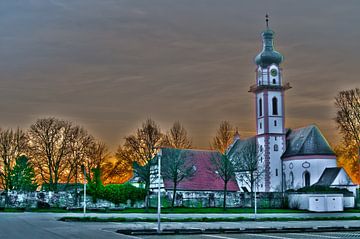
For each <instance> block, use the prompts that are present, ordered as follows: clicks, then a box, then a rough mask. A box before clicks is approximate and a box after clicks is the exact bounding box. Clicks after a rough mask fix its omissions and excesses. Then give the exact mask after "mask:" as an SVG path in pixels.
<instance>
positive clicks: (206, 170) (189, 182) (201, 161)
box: [161, 148, 239, 191]
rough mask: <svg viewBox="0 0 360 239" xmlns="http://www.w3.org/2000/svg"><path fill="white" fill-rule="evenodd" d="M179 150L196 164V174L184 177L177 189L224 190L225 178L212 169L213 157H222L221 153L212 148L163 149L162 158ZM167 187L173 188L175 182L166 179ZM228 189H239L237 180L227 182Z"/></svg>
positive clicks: (164, 158) (165, 184)
mask: <svg viewBox="0 0 360 239" xmlns="http://www.w3.org/2000/svg"><path fill="white" fill-rule="evenodd" d="M174 151H177V152H178V153H179V151H180V152H181V153H183V154H182V157H184V159H185V157H186V158H187V159H189V160H190V161H191V162H192V163H193V164H194V166H195V174H194V176H193V177H191V178H189V179H184V180H183V181H181V182H180V183H179V184H178V185H177V187H176V188H177V190H184V191H222V190H223V189H224V182H223V180H222V179H221V178H220V177H219V176H218V175H217V174H216V173H215V172H213V171H212V170H210V168H211V166H212V163H211V159H212V158H213V157H217V158H219V157H221V155H220V153H218V152H216V151H212V150H192V149H170V148H163V149H162V157H161V158H162V160H166V158H167V157H166V155H168V154H171V153H174ZM164 186H165V189H173V187H174V185H173V182H172V181H171V180H169V179H164ZM227 190H228V191H239V187H238V185H237V182H236V181H235V180H230V181H229V182H228V184H227Z"/></svg>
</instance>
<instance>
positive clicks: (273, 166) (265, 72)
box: [228, 27, 355, 192]
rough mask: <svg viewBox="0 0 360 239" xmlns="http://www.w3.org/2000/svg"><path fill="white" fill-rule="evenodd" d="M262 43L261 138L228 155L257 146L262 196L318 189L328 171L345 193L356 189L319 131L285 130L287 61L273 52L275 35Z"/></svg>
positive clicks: (257, 88)
mask: <svg viewBox="0 0 360 239" xmlns="http://www.w3.org/2000/svg"><path fill="white" fill-rule="evenodd" d="M262 41H263V50H262V51H261V52H260V53H259V54H258V55H257V56H256V58H255V63H256V65H257V68H256V78H255V81H256V83H255V84H254V85H252V86H251V87H250V92H252V93H254V94H255V105H256V132H257V134H256V136H254V137H252V138H249V139H246V140H241V139H240V138H239V137H237V138H236V139H235V142H234V143H233V145H232V146H231V148H230V149H229V151H228V152H229V153H230V154H231V155H233V157H235V155H239V154H237V153H239V152H241V150H243V147H244V145H245V144H246V143H252V144H257V147H258V150H259V162H258V164H259V166H258V167H259V170H260V169H261V170H262V172H263V176H262V177H259V182H258V183H257V188H256V189H257V190H258V191H260V192H280V191H285V190H286V189H297V188H301V187H304V186H310V185H313V184H316V183H318V181H319V179H320V177H321V176H322V175H323V177H329V176H328V174H325V175H324V173H325V172H327V171H331V172H333V173H336V175H335V176H334V177H339V178H341V179H340V180H341V185H342V187H347V188H349V189H354V188H355V187H354V186H355V185H354V184H353V182H352V181H351V179H350V178H349V176H348V175H347V174H346V172H345V171H344V170H340V169H339V168H337V165H336V156H335V153H334V151H333V150H332V149H331V147H330V145H329V143H328V142H327V141H326V139H325V138H324V136H323V135H322V133H321V132H320V130H319V128H318V127H317V126H315V125H309V126H306V127H304V128H299V129H286V128H285V107H284V101H285V97H284V96H285V94H284V93H285V91H286V90H288V89H290V88H291V87H290V84H289V83H285V82H284V79H283V77H282V68H280V64H281V62H282V61H283V56H282V55H281V54H280V53H279V52H277V51H275V49H274V32H273V31H272V30H271V29H269V28H268V27H267V29H266V30H265V31H263V32H262ZM238 160H239V159H238ZM240 160H241V159H240ZM329 169H333V170H329ZM332 177H333V176H332ZM334 179H335V178H334ZM325 181H327V182H328V181H329V180H325ZM238 183H239V187H240V189H242V190H244V191H246V190H248V191H250V188H249V183H248V182H244V181H242V180H238ZM331 183H332V182H331ZM331 183H328V185H324V184H322V185H323V186H331Z"/></svg>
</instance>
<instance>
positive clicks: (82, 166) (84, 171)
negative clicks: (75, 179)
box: [81, 165, 86, 217]
mask: <svg viewBox="0 0 360 239" xmlns="http://www.w3.org/2000/svg"><path fill="white" fill-rule="evenodd" d="M81 168H82V170H83V173H84V217H85V215H86V170H85V166H84V165H81Z"/></svg>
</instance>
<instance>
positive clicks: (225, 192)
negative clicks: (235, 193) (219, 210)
mask: <svg viewBox="0 0 360 239" xmlns="http://www.w3.org/2000/svg"><path fill="white" fill-rule="evenodd" d="M227 183H228V182H227V181H225V182H224V205H223V209H224V211H225V210H226V194H227Z"/></svg>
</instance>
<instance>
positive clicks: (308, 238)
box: [134, 232, 360, 239]
mask: <svg viewBox="0 0 360 239" xmlns="http://www.w3.org/2000/svg"><path fill="white" fill-rule="evenodd" d="M139 238H141V239H155V238H160V239H182V238H186V239H325V238H328V239H331V238H333V239H338V238H360V232H331V233H330V232H326V233H325V232H324V233H272V234H271V233H270V234H216V235H214V234H201V235H186V236H184V235H177V236H161V237H159V236H141V237H138V239H139ZM134 239H135V238H134Z"/></svg>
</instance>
